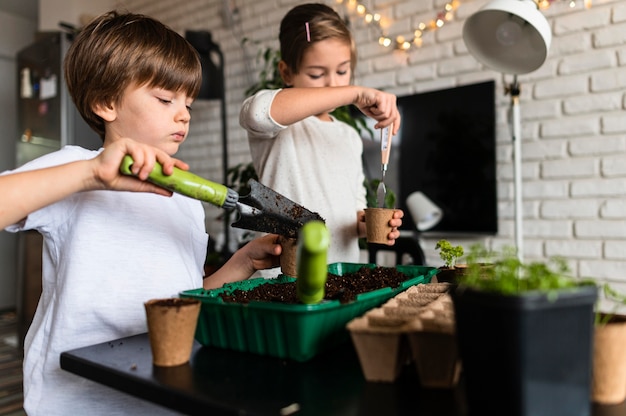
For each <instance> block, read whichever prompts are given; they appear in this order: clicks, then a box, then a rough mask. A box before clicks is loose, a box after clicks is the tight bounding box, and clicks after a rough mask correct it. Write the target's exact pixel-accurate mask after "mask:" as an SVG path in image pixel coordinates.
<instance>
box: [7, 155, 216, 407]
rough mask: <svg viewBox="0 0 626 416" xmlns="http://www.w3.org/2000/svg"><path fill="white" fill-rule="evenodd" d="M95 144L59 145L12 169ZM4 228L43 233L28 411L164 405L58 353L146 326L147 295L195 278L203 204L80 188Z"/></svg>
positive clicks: (29, 354)
mask: <svg viewBox="0 0 626 416" xmlns="http://www.w3.org/2000/svg"><path fill="white" fill-rule="evenodd" d="M98 153H99V152H98V151H92V150H86V149H83V148H80V147H76V146H67V147H65V148H63V149H61V150H60V151H57V152H54V153H51V154H49V155H46V156H43V157H41V158H39V159H37V160H34V161H32V162H30V163H28V164H26V165H25V166H23V167H21V168H19V169H18V170H29V169H35V168H41V167H46V166H53V165H58V164H61V163H66V162H70V161H75V160H80V159H91V158H93V157H95V156H96V155H97V154H98ZM16 171H17V170H16ZM6 229H7V231H14V232H15V231H20V230H37V231H39V232H40V233H41V234H42V235H43V239H44V243H43V271H42V275H43V282H42V283H43V292H42V295H41V298H40V300H39V304H38V305H37V311H36V313H35V317H34V319H33V323H32V324H31V327H30V329H29V331H28V334H27V336H26V340H25V346H24V409H25V411H26V412H27V413H28V415H29V416H37V415H45V416H52V415H62V416H67V415H71V414H74V415H90V416H91V415H107V416H108V415H115V414H119V415H129V414H133V415H140V414H150V415H155V414H162V413H163V414H171V412H170V411H169V410H167V409H165V408H163V407H160V406H156V405H153V404H150V403H148V402H146V401H143V400H140V399H137V398H134V397H132V396H130V395H127V394H125V393H121V392H118V391H116V390H114V389H110V388H108V387H105V386H102V385H100V384H97V383H94V382H91V381H88V380H86V379H84V378H82V377H79V376H76V375H73V374H71V373H69V372H67V371H64V370H61V368H60V365H59V357H60V354H61V352H63V351H67V350H71V349H74V348H79V347H83V346H87V345H92V344H96V343H101V342H106V341H110V340H115V339H118V338H121V337H126V336H130V335H135V334H138V333H142V332H146V331H147V327H146V318H145V310H144V306H143V303H144V302H145V301H147V300H149V299H153V298H163V297H172V296H177V295H178V294H179V293H180V292H181V291H183V290H187V289H196V288H199V287H202V276H203V265H204V260H205V256H206V248H207V242H208V236H207V234H206V231H205V224H204V210H203V208H202V204H201V203H200V202H199V201H196V200H193V199H190V198H187V197H184V196H181V195H178V194H174V195H173V196H172V197H171V198H168V197H163V196H160V195H156V194H150V193H134V192H115V191H90V192H81V193H76V194H74V195H72V196H70V197H68V198H66V199H64V200H62V201H60V202H57V203H55V204H52V205H50V206H48V207H46V208H43V209H41V210H39V211H36V212H34V213H32V214H30V215H29V216H28V218H27V219H26V220H25V221H24V222H23V223H20V224H16V225H12V226H9V227H7V228H6ZM147 353H148V352H147Z"/></svg>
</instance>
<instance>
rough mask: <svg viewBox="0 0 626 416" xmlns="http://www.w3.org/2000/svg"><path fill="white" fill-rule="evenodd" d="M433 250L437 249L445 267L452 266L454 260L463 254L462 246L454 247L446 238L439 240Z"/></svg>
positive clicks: (454, 262) (454, 263)
mask: <svg viewBox="0 0 626 416" xmlns="http://www.w3.org/2000/svg"><path fill="white" fill-rule="evenodd" d="M435 250H439V257H441V260H443V262H444V265H443V266H444V267H446V268H453V267H454V266H455V265H456V261H457V260H458V259H459V258H461V257H463V254H464V250H463V247H462V246H456V247H455V246H453V245H452V244H450V242H449V241H448V240H439V241H438V242H437V244H436V245H435Z"/></svg>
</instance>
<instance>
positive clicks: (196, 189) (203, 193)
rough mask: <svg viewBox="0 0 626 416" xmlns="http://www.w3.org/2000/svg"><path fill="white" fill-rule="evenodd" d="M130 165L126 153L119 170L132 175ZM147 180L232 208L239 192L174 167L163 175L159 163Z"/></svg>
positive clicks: (192, 196)
mask: <svg viewBox="0 0 626 416" xmlns="http://www.w3.org/2000/svg"><path fill="white" fill-rule="evenodd" d="M132 165H133V158H132V157H130V156H128V155H126V156H124V159H123V160H122V164H121V166H120V171H121V172H122V173H123V174H125V175H132V174H133V173H132V172H131V170H130V168H131V166H132ZM148 180H149V181H150V182H152V183H154V184H156V185H159V186H161V187H163V188H165V189H169V190H170V191H172V192H177V193H179V194H182V195H186V196H188V197H190V198H194V199H199V200H201V201H205V202H208V203H210V204H213V205H215V206H217V207H220V208H225V209H233V208H235V205H236V203H237V200H238V199H239V194H237V192H235V191H233V190H232V189H229V188H227V187H226V186H224V185H222V184H220V183H215V182H211V181H209V180H207V179H204V178H201V177H200V176H198V175H195V174H193V173H191V172H188V171H185V170H182V169H179V168H176V167H175V168H174V172H173V173H172V174H171V175H165V174H164V173H163V167H162V166H161V164H159V163H156V164H155V165H154V168H153V169H152V172H150V175H149V177H148Z"/></svg>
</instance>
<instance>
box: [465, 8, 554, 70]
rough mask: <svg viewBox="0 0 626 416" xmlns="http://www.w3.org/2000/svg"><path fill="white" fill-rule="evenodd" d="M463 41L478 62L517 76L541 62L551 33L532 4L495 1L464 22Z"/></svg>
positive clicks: (550, 38) (546, 51)
mask: <svg viewBox="0 0 626 416" xmlns="http://www.w3.org/2000/svg"><path fill="white" fill-rule="evenodd" d="M463 40H464V41H465V45H466V46H467V49H468V50H469V52H470V53H471V54H472V55H473V56H474V57H475V58H476V59H477V60H478V61H480V62H481V63H483V64H485V65H486V66H488V67H490V68H492V69H494V70H496V71H498V72H501V73H505V74H513V75H519V74H526V73H528V72H532V71H534V70H536V69H537V68H539V67H540V66H541V65H542V64H543V63H544V61H545V60H546V57H547V56H548V49H550V42H551V41H552V33H551V32H550V24H549V23H548V21H547V20H546V18H545V16H544V15H543V14H542V13H541V12H540V11H539V9H538V8H537V5H536V4H535V2H534V1H532V0H494V1H492V2H490V3H488V4H487V5H486V6H485V7H483V8H482V9H480V10H479V11H477V12H476V13H474V14H473V15H471V16H470V17H469V18H468V19H467V20H466V21H465V24H464V25H463Z"/></svg>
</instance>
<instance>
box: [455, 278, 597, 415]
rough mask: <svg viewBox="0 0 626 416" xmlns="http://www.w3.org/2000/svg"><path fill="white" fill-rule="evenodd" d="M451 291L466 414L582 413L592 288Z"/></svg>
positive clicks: (585, 411) (586, 405) (586, 407)
mask: <svg viewBox="0 0 626 416" xmlns="http://www.w3.org/2000/svg"><path fill="white" fill-rule="evenodd" d="M556 293H557V296H556V299H552V298H549V297H548V296H547V295H546V294H542V293H538V292H528V293H525V294H523V295H516V296H511V295H502V294H496V293H489V292H483V291H478V290H474V289H469V288H466V287H463V286H460V287H459V288H457V290H456V291H455V292H453V294H452V298H453V301H454V308H455V319H456V325H457V339H458V343H459V353H460V355H461V360H462V365H463V371H464V377H465V386H466V390H467V401H468V410H469V414H470V415H472V416H489V415H507V416H518V415H519V416H544V415H545V416H589V415H590V414H591V401H590V389H591V374H592V371H591V368H592V367H591V364H592V351H593V308H594V303H595V301H596V298H597V289H596V287H595V286H581V287H579V288H576V289H569V290H562V291H559V292H556Z"/></svg>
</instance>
